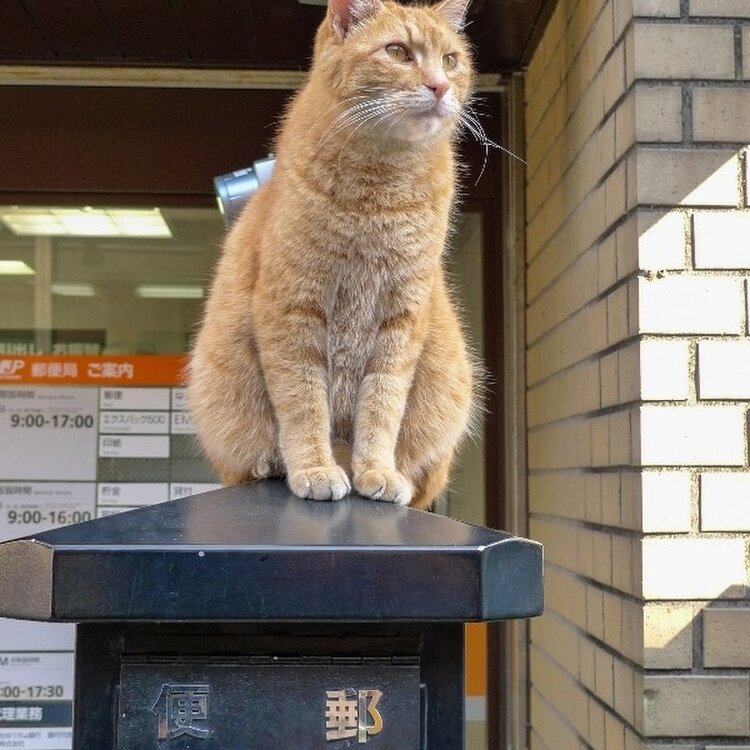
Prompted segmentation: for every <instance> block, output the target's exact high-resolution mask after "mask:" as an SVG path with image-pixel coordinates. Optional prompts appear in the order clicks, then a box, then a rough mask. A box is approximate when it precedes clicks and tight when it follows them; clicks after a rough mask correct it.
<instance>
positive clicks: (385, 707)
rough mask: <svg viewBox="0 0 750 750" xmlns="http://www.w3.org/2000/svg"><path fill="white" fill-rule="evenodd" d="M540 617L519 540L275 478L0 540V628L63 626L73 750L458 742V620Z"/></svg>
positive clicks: (451, 748)
mask: <svg viewBox="0 0 750 750" xmlns="http://www.w3.org/2000/svg"><path fill="white" fill-rule="evenodd" d="M541 610H542V550H541V546H540V545H539V544H537V543H535V542H532V541H529V540H527V539H521V538H519V537H515V536H512V535H510V534H505V533H502V532H497V531H491V530H489V529H485V528H481V527H477V526H471V525H468V524H464V523H460V522H458V521H454V520H451V519H448V518H444V517H441V516H437V515H434V514H430V513H425V512H421V511H415V510H409V509H404V508H400V507H395V506H392V505H386V504H384V503H378V502H374V501H370V500H364V499H361V498H358V497H348V498H345V499H344V500H342V501H340V502H336V503H318V502H311V501H303V500H299V499H297V498H296V497H294V496H293V495H292V494H291V493H290V492H289V490H288V489H287V488H286V486H285V485H284V484H283V483H282V482H280V481H264V482H258V483H255V484H251V485H244V486H239V487H232V488H227V489H222V490H217V491H216V492H209V493H206V494H203V495H198V496H194V497H190V498H185V499H183V500H176V501H172V502H168V503H163V504H161V505H155V506H151V507H148V508H143V509H139V510H134V511H130V512H128V513H123V514H121V515H117V516H111V517H108V518H102V519H98V520H96V521H90V522H87V523H82V524H77V525H75V526H68V527H65V528H61V529H56V530H54V531H49V532H46V533H43V534H39V535H38V536H36V537H28V538H24V539H18V540H14V541H10V542H6V543H4V544H0V616H4V617H16V618H21V619H30V620H46V621H55V622H60V621H68V622H76V623H78V626H77V636H76V637H77V645H76V686H75V703H74V730H73V748H74V750H92V749H94V748H96V749H97V750H109V749H110V748H117V750H151V749H152V748H153V750H173V749H174V750H187V749H188V748H190V749H191V750H200V749H201V748H205V750H279V749H280V748H282V749H283V748H287V747H288V748H294V750H338V749H339V748H342V749H343V748H353V747H357V746H359V745H369V746H370V747H371V748H372V749H373V750H458V749H459V748H462V747H463V700H464V694H463V623H464V622H468V621H481V620H500V619H506V618H516V617H531V616H534V615H538V614H540V613H541Z"/></svg>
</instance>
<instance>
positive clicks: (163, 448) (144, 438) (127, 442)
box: [99, 435, 169, 458]
mask: <svg viewBox="0 0 750 750" xmlns="http://www.w3.org/2000/svg"><path fill="white" fill-rule="evenodd" d="M99 456H100V457H101V458H169V436H168V435H164V436H163V437H162V436H161V435H102V436H101V437H100V438H99Z"/></svg>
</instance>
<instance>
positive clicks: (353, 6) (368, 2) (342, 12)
mask: <svg viewBox="0 0 750 750" xmlns="http://www.w3.org/2000/svg"><path fill="white" fill-rule="evenodd" d="M382 9H383V3H382V2H381V0H328V14H329V16H330V18H331V25H332V26H333V30H334V31H335V32H336V34H337V35H338V36H339V37H340V38H341V39H343V38H344V37H345V36H346V35H347V34H348V33H349V31H350V30H351V29H352V27H353V26H356V25H357V24H359V23H363V22H364V21H366V20H367V19H368V18H370V17H371V16H374V15H375V14H376V13H377V12H378V11H380V10H382Z"/></svg>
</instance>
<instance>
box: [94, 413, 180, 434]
mask: <svg viewBox="0 0 750 750" xmlns="http://www.w3.org/2000/svg"><path fill="white" fill-rule="evenodd" d="M178 413H181V412H178ZM99 432H101V433H102V434H110V435H111V434H115V435H117V434H131V435H148V434H152V435H153V434H157V435H158V434H164V435H165V434H167V433H168V432H169V412H168V411H103V412H101V413H100V414H99Z"/></svg>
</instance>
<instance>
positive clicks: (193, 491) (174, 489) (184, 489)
mask: <svg viewBox="0 0 750 750" xmlns="http://www.w3.org/2000/svg"><path fill="white" fill-rule="evenodd" d="M219 489H221V485H220V484H203V483H201V484H185V483H184V482H179V483H175V484H170V485H169V499H170V500H179V499H180V498H181V497H190V495H200V493H201V492H211V491H212V490H219Z"/></svg>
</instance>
